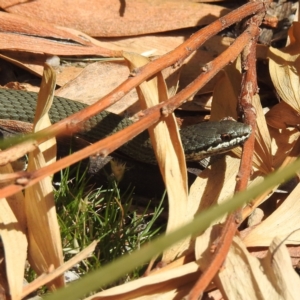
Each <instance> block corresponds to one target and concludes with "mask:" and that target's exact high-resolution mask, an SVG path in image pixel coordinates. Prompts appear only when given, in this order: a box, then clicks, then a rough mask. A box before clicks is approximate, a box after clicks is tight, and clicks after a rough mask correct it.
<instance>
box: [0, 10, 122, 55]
mask: <svg viewBox="0 0 300 300" xmlns="http://www.w3.org/2000/svg"><path fill="white" fill-rule="evenodd" d="M0 18H1V23H0V38H1V44H0V50H18V51H26V52H37V53H46V54H50V55H68V56H69V55H99V56H105V57H114V56H121V54H122V52H121V51H118V50H116V51H115V50H109V49H105V48H103V47H101V45H100V44H101V43H100V42H99V41H96V40H94V39H92V38H91V37H89V36H87V35H85V34H83V33H81V32H78V31H75V30H71V29H67V28H62V27H59V26H55V25H53V24H50V23H47V22H44V21H42V20H39V19H35V18H28V17H24V16H18V15H14V14H8V13H5V12H0Z"/></svg>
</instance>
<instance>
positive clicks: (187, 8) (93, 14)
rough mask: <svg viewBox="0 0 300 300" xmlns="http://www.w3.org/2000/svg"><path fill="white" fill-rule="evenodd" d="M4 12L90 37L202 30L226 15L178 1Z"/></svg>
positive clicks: (7, 6)
mask: <svg viewBox="0 0 300 300" xmlns="http://www.w3.org/2000/svg"><path fill="white" fill-rule="evenodd" d="M0 6H1V8H2V9H3V10H6V11H8V12H11V13H14V14H18V15H22V16H27V17H31V18H35V19H38V18H41V19H42V20H43V21H45V22H49V23H52V24H56V25H60V26H66V27H70V28H75V29H77V30H80V31H82V32H85V33H86V34H89V35H91V36H99V37H100V36H101V37H104V36H106V37H113V36H132V35H140V34H147V33H153V32H164V31H169V30H175V29H179V28H188V27H194V26H202V25H206V24H209V23H211V22H212V21H214V20H216V19H217V18H219V17H220V16H221V15H225V14H226V13H228V12H229V10H228V9H226V8H224V7H222V6H217V5H211V4H202V3H193V2H191V1H178V0H163V1H162V0H151V1H144V0H126V1H118V0H90V1H89V2H88V5H87V2H86V1H84V0H76V1H73V0H67V1H59V0H44V1H39V2H36V1H26V2H21V3H20V2H17V3H16V1H13V0H2V1H1V3H0Z"/></svg>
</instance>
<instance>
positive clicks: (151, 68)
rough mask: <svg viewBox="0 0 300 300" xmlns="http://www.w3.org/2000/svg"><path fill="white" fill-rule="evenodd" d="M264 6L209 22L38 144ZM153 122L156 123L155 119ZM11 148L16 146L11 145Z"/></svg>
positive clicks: (75, 127) (2, 157)
mask: <svg viewBox="0 0 300 300" xmlns="http://www.w3.org/2000/svg"><path fill="white" fill-rule="evenodd" d="M262 10H264V3H263V2H249V3H247V4H245V5H243V6H241V7H240V8H238V9H236V10H234V11H232V12H230V13H229V14H227V15H226V16H224V17H221V18H220V19H218V20H216V21H214V22H213V23H211V24H210V25H209V26H207V27H205V28H203V29H201V30H199V31H198V32H196V33H195V34H194V35H192V36H191V37H190V38H189V39H187V40H186V41H185V42H184V43H182V44H181V45H179V46H178V47H177V48H176V49H174V50H172V51H170V52H169V53H167V54H165V55H163V56H161V57H160V58H158V59H156V60H154V61H152V62H150V63H148V64H147V65H145V66H143V67H141V68H138V69H136V70H135V72H133V73H132V75H131V77H129V78H128V79H127V80H125V81H124V82H123V83H122V84H120V85H119V86H118V87H117V88H115V89H114V90H113V91H111V92H110V93H109V94H107V95H106V96H105V97H103V98H102V99H101V100H99V101H97V102H96V103H94V104H93V105H91V106H89V107H87V108H86V109H84V110H82V111H80V112H78V113H76V114H73V115H72V116H70V117H68V118H66V119H64V120H62V121H60V122H58V123H56V124H54V125H52V126H51V127H48V128H46V129H44V130H42V131H40V132H39V134H38V137H36V136H32V138H33V139H34V140H35V144H40V143H42V142H44V141H45V140H47V139H48V138H50V137H53V136H58V135H64V134H65V133H66V132H68V133H72V132H76V131H79V130H80V127H81V124H82V122H84V121H85V120H87V119H88V118H91V117H92V116H94V115H96V114H97V113H99V112H101V111H102V110H104V109H106V108H107V107H109V106H111V105H112V104H114V103H116V102H117V101H118V100H120V99H121V98H122V97H124V96H125V95H126V94H127V93H128V92H129V91H130V90H131V89H133V88H135V87H136V86H138V85H139V84H141V83H142V82H144V81H145V80H147V79H149V78H151V77H153V76H154V75H155V74H156V73H158V72H160V71H161V70H163V69H164V68H167V67H169V66H171V65H174V64H177V65H178V64H182V62H183V61H184V60H185V59H186V58H187V57H188V56H189V55H191V54H192V52H194V51H196V50H197V49H198V48H199V47H200V46H201V45H202V44H203V43H204V42H206V41H207V40H208V39H209V38H211V37H212V36H214V35H215V34H217V33H218V32H220V31H221V30H223V29H224V28H226V27H228V26H230V25H232V24H234V23H236V22H239V21H240V20H241V19H243V18H245V17H247V16H249V15H250V14H253V13H256V12H258V11H262ZM152 124H153V123H152ZM10 149H13V147H11V148H10ZM8 151H9V149H8V150H5V151H2V152H1V153H0V161H6V160H7V158H8V157H10V156H9V153H8Z"/></svg>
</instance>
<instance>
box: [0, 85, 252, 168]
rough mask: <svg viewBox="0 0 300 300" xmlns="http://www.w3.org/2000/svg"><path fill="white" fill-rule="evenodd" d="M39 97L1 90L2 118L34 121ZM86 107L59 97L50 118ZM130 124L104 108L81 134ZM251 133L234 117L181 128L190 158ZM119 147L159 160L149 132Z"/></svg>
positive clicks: (96, 134)
mask: <svg viewBox="0 0 300 300" xmlns="http://www.w3.org/2000/svg"><path fill="white" fill-rule="evenodd" d="M36 99H37V94H36V93H33V92H27V91H16V90H7V89H0V103H1V105H0V119H8V120H17V121H23V122H30V123H32V122H33V119H34V112H35V107H36ZM85 107H86V105H85V104H83V103H81V102H77V101H72V100H69V99H66V98H62V97H55V98H54V101H53V105H52V107H51V109H50V112H49V116H50V120H51V122H52V123H56V122H58V121H60V120H62V119H64V118H66V117H68V116H70V115H72V114H74V113H76V112H78V111H79V110H82V109H84V108H85ZM130 124H132V121H131V120H129V119H128V118H124V117H121V116H119V115H116V114H113V113H109V112H106V111H104V112H101V113H99V114H97V115H96V116H94V117H92V118H91V119H89V120H87V121H86V122H85V123H84V130H83V131H82V132H81V133H80V135H81V136H82V137H83V138H84V139H86V140H88V141H89V142H95V141H98V140H100V139H102V138H104V137H106V136H109V135H111V134H113V133H115V132H117V131H119V130H121V129H123V128H125V127H127V126H128V125H130ZM250 133H251V128H250V126H248V125H246V124H243V123H239V122H235V121H233V120H223V121H220V122H204V123H200V124H196V125H192V126H188V127H184V128H182V129H181V130H180V136H181V140H182V144H183V148H184V152H185V156H186V160H187V161H199V160H201V159H202V158H205V157H208V156H211V155H214V154H219V153H223V152H226V151H228V150H230V149H232V148H234V147H236V146H238V145H239V144H241V143H242V142H244V141H245V140H246V139H247V138H248V137H249V135H250ZM119 150H120V151H121V152H122V153H124V154H125V155H127V156H129V157H131V158H134V159H135V160H139V161H142V162H146V163H155V161H156V160H155V157H154V153H153V149H152V146H151V142H150V139H149V135H148V132H147V131H144V132H143V133H141V134H140V135H138V136H137V137H135V138H134V139H132V140H131V141H129V142H128V143H126V144H125V145H123V146H122V147H121V148H119Z"/></svg>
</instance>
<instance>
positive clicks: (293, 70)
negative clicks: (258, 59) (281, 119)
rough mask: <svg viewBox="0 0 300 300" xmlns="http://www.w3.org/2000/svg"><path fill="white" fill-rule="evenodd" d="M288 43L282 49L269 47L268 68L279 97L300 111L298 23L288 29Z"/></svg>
mask: <svg viewBox="0 0 300 300" xmlns="http://www.w3.org/2000/svg"><path fill="white" fill-rule="evenodd" d="M289 38H290V44H289V45H288V46H287V47H285V48H282V49H276V48H273V47H270V48H269V54H268V56H269V70H270V75H271V79H272V82H273V84H274V87H275V89H276V91H277V93H278V95H279V96H280V98H281V99H282V100H283V101H284V102H286V104H288V105H290V106H291V107H292V108H293V109H295V110H296V112H298V113H299V112H300V93H299V91H300V78H299V73H300V64H299V55H300V23H299V22H294V23H293V25H292V26H291V28H290V29H289Z"/></svg>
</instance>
